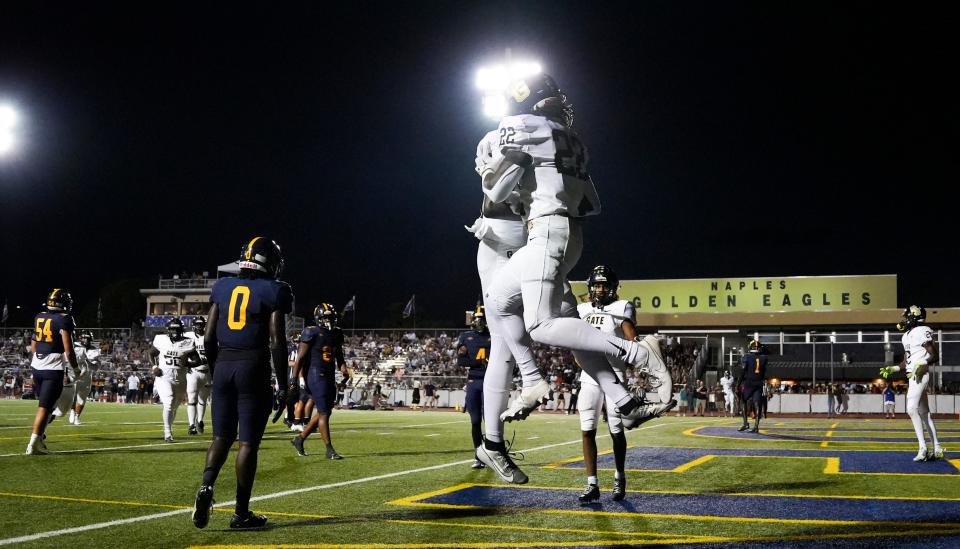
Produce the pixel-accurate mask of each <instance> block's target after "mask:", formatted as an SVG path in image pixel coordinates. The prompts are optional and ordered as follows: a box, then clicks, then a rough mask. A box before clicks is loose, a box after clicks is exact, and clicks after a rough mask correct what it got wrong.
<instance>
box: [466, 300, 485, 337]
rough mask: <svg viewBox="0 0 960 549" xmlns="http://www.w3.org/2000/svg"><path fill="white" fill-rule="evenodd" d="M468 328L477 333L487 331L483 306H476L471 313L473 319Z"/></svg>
mask: <svg viewBox="0 0 960 549" xmlns="http://www.w3.org/2000/svg"><path fill="white" fill-rule="evenodd" d="M470 327H472V328H473V329H474V330H476V331H478V332H484V331H486V329H487V313H486V308H485V307H484V306H483V305H477V308H476V309H474V311H473V319H472V320H471V321H470Z"/></svg>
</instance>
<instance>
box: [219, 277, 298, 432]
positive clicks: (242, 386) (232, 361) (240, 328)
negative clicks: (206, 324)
mask: <svg viewBox="0 0 960 549" xmlns="http://www.w3.org/2000/svg"><path fill="white" fill-rule="evenodd" d="M210 302H211V303H216V304H217V306H218V309H219V315H218V317H217V326H216V335H217V342H218V347H219V353H218V354H217V361H216V364H215V365H214V370H213V387H212V388H211V396H212V400H213V434H214V436H217V437H222V438H231V439H232V438H235V437H237V434H238V431H239V438H240V442H248V443H250V442H255V443H259V441H260V439H262V438H263V432H264V430H265V429H266V427H267V418H268V417H269V416H270V411H271V410H272V408H273V388H272V387H271V385H270V379H271V369H270V315H272V314H273V312H274V311H279V312H281V313H283V314H287V313H289V312H290V311H291V309H292V305H293V291H292V290H291V289H290V286H289V285H288V284H287V283H285V282H280V281H278V280H274V279H272V278H237V277H230V278H221V279H219V280H217V282H216V284H214V286H213V290H212V291H211V294H210ZM238 426H239V428H238Z"/></svg>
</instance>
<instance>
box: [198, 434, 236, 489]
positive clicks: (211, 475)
mask: <svg viewBox="0 0 960 549" xmlns="http://www.w3.org/2000/svg"><path fill="white" fill-rule="evenodd" d="M232 445H233V439H228V438H221V437H213V442H212V443H210V447H209V448H208V449H207V463H206V466H205V467H204V469H203V484H204V486H213V485H214V483H216V482H217V476H218V475H219V474H220V468H221V467H223V464H224V463H225V462H226V461H227V453H228V452H230V446H232Z"/></svg>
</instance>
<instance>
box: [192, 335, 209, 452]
mask: <svg viewBox="0 0 960 549" xmlns="http://www.w3.org/2000/svg"><path fill="white" fill-rule="evenodd" d="M205 333H207V319H205V318H203V317H202V316H197V317H195V318H194V319H193V331H192V332H190V338H191V339H193V344H194V345H195V346H196V348H197V355H198V356H199V358H200V364H199V365H198V366H196V367H194V368H192V369H191V370H190V372H189V373H187V421H188V422H189V423H190V428H189V430H188V431H187V432H188V433H189V434H191V435H196V434H197V433H202V432H203V428H204V425H203V416H204V414H205V413H206V411H207V403H208V402H209V401H210V382H211V379H210V365H209V364H208V363H207V353H206V351H204V348H203V335H204V334H205Z"/></svg>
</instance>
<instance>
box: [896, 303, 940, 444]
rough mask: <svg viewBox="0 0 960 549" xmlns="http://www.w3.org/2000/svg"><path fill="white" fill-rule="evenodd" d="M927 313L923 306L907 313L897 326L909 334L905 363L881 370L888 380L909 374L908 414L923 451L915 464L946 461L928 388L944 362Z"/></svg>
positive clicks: (905, 342) (912, 306)
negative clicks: (935, 368)
mask: <svg viewBox="0 0 960 549" xmlns="http://www.w3.org/2000/svg"><path fill="white" fill-rule="evenodd" d="M926 323H927V310H926V309H925V308H923V307H918V306H916V305H911V306H909V307H907V308H906V309H904V311H903V321H901V322H900V323H898V324H897V329H898V330H901V331H905V332H906V333H904V334H903V338H902V339H901V341H902V342H903V360H902V361H901V362H900V365H899V366H885V367H884V368H881V369H880V375H882V376H883V377H884V379H886V378H888V377H890V375H891V374H893V373H894V372H899V371H901V370H904V371H906V373H907V380H908V385H907V415H909V416H910V421H912V422H913V430H914V431H915V432H916V434H917V441H918V442H919V443H920V449H919V451H918V452H917V455H916V457H914V458H913V461H927V460H929V459H942V458H943V454H944V452H943V447H941V446H940V440H939V439H938V438H937V428H936V427H935V426H934V425H933V416H932V415H930V406H929V404H927V385H928V384H929V383H930V369H929V367H930V366H931V365H932V364H936V363H937V362H939V361H940V351H939V350H938V349H937V346H936V344H934V342H933V329H932V328H930V327H929V326H927V324H926ZM924 428H926V429H927V431H928V432H929V433H930V440H931V441H932V442H933V453H928V449H927V441H926V438H925V437H924V434H923V429H924Z"/></svg>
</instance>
